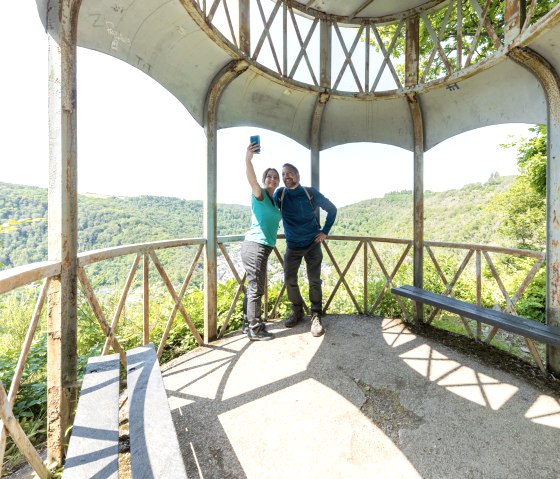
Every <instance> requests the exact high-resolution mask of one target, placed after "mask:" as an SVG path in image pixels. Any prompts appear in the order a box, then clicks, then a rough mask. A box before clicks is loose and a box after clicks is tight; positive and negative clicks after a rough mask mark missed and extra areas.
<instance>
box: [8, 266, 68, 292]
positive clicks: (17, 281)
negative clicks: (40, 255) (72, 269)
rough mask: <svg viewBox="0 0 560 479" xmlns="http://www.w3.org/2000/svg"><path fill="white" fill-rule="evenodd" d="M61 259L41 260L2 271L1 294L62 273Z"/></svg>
mask: <svg viewBox="0 0 560 479" xmlns="http://www.w3.org/2000/svg"><path fill="white" fill-rule="evenodd" d="M61 269H62V266H61V263H60V261H41V262H39V263H30V264H26V265H24V266H17V267H15V268H11V269H7V270H5V271H0V294H2V293H7V292H9V291H12V290H14V289H17V288H20V287H21V286H25V285H26V284H30V283H34V282H35V281H39V280H41V279H45V278H50V277H52V276H57V275H59V274H60V271H61Z"/></svg>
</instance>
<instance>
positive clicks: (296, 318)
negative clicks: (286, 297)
mask: <svg viewBox="0 0 560 479" xmlns="http://www.w3.org/2000/svg"><path fill="white" fill-rule="evenodd" d="M302 319H303V314H301V313H295V312H292V314H290V315H289V316H288V317H287V318H286V321H284V326H286V327H287V328H293V327H294V326H295V325H296V324H297V323H299V322H300V321H301V320H302Z"/></svg>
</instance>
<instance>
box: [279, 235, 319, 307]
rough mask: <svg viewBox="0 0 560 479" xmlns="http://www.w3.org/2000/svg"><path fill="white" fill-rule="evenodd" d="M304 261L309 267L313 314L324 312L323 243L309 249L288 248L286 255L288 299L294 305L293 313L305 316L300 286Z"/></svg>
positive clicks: (308, 276) (308, 274)
mask: <svg viewBox="0 0 560 479" xmlns="http://www.w3.org/2000/svg"><path fill="white" fill-rule="evenodd" d="M302 259H305V264H306V266H307V279H308V281H309V301H310V302H311V312H312V313H318V314H319V315H320V314H321V312H322V309H323V307H322V302H323V291H322V288H321V262H322V261H323V250H322V249H321V243H313V244H312V245H311V246H309V247H307V248H301V249H299V248H286V252H285V253H284V282H285V283H286V290H287V292H288V298H289V300H290V302H291V303H292V311H293V312H294V313H296V314H303V298H302V297H301V292H300V290H299V286H298V271H299V267H300V266H301V261H302Z"/></svg>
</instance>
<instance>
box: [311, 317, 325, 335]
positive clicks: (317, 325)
mask: <svg viewBox="0 0 560 479" xmlns="http://www.w3.org/2000/svg"><path fill="white" fill-rule="evenodd" d="M324 332H325V328H323V324H322V323H321V316H319V314H318V313H313V314H312V315H311V335H312V336H315V337H318V336H321V335H322V334H323V333H324Z"/></svg>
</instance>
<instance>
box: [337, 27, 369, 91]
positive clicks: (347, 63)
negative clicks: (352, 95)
mask: <svg viewBox="0 0 560 479" xmlns="http://www.w3.org/2000/svg"><path fill="white" fill-rule="evenodd" d="M333 26H334V30H335V32H336V35H337V37H338V40H339V42H340V46H341V47H342V51H343V52H344V56H345V57H346V58H345V60H344V62H343V64H342V67H341V68H340V72H339V74H338V77H337V78H336V81H335V82H334V85H333V88H332V89H333V90H336V88H337V87H338V84H339V83H340V81H341V80H342V77H343V75H344V72H345V71H346V67H348V66H349V67H350V70H351V71H352V75H353V76H354V81H355V82H356V86H357V87H358V90H359V91H360V93H363V92H364V90H363V88H362V84H361V83H360V78H359V77H358V73H357V72H356V68H354V62H352V55H353V54H354V50H355V49H356V45H357V44H358V41H359V40H360V38H361V37H362V32H363V31H364V25H360V28H359V29H358V34H357V35H356V38H354V42H353V43H352V46H351V47H350V51H348V50H347V49H346V44H345V43H344V38H342V34H341V33H340V28H339V27H338V24H337V23H336V22H335V23H333Z"/></svg>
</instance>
